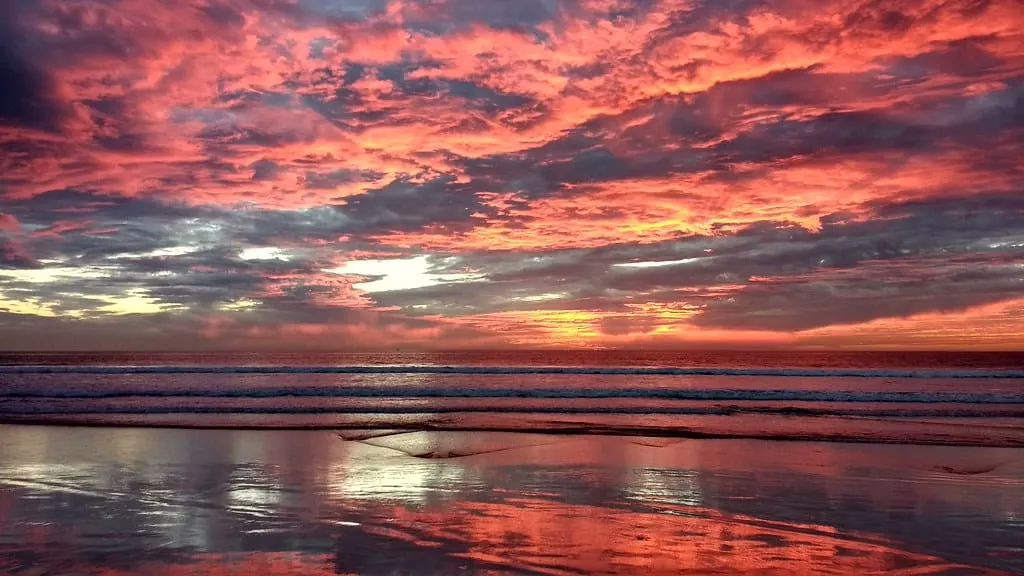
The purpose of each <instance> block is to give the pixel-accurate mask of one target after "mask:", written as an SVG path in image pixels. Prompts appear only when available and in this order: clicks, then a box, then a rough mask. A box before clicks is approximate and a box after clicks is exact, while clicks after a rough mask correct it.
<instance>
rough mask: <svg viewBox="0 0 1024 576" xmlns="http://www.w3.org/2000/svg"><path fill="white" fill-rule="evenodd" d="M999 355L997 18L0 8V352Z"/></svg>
mask: <svg viewBox="0 0 1024 576" xmlns="http://www.w3.org/2000/svg"><path fill="white" fill-rule="evenodd" d="M513 346H515V347H524V348H536V347H665V348H669V347H680V348H689V347H702V346H718V347H760V346H771V347H825V348H841V347H852V348H1003V349H1006V348H1016V349H1022V348H1024V5H1022V4H1021V2H1020V0H766V1H754V0H514V1H513V0H508V1H499V0H421V1H414V0H210V1H204V2H199V1H191V0H189V1H184V0H180V1H173V2H167V1H163V0H82V1H79V0H39V1H26V0H12V1H5V2H2V3H0V349H47V350H52V349H174V350H180V349H225V348H229V349H325V350H349V349H373V348H386V349H394V348H402V349H420V348H426V349H444V348H490V347H513Z"/></svg>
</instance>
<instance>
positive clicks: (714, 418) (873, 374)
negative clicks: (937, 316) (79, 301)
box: [0, 351, 1024, 447]
mask: <svg viewBox="0 0 1024 576" xmlns="http://www.w3.org/2000/svg"><path fill="white" fill-rule="evenodd" d="M0 379H2V382H3V386H2V388H0V419H2V420H4V421H8V422H26V421H30V422H47V423H62V424H70V423H74V424H92V425H99V424H103V425H133V426H143V425H158V426H177V427H223V428H232V427H246V428H306V429H315V428H329V429H372V428H399V429H432V430H465V431H468V430H478V431H521V430H531V431H544V432H548V433H574V434H585V433H600V434H621V435H630V434H644V435H656V436H673V437H695V438H696V437H703V438H730V437H751V438H771V439H777V440H785V439H801V440H832V441H847V442H890V443H914V444H954V445H974V446H1002V447H1011V446H1022V445H1024V429H1022V426H1021V418H1022V417H1024V354H1017V353H924V352H918V353H877V352H843V353H837V352H734V351H700V352H688V353H679V352H671V353H668V352H626V351H587V352H579V351H576V352H568V351H529V352H520V351H503V352H464V353H444V354H425V353H388V354H208V353H207V354H84V353H83V354H29V355H26V354H6V355H0Z"/></svg>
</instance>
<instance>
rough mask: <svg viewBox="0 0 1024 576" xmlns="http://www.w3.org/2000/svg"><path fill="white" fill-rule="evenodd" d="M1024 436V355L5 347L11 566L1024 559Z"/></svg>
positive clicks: (5, 502) (930, 566)
mask: <svg viewBox="0 0 1024 576" xmlns="http://www.w3.org/2000/svg"><path fill="white" fill-rule="evenodd" d="M67 424H74V425H86V426H65V425H67ZM1022 447H1024V355H1021V354H945V353H944V354H924V353H910V354H893V353H843V354H836V353H815V352H806V353H781V352H758V353H755V352H692V353H660V352H648V353H636V352H604V351H600V352H494V353H481V352H475V353H463V354H435V355H432V354H408V353H393V354H330V355H325V354H116V355H111V354H62V355H52V354H34V355H14V354H7V355H0V574H2V575H4V576H39V575H41V574H46V575H52V576H70V575H83V574H87V575H94V576H100V575H102V576H129V575H136V574H145V575H146V576H185V575H189V576H195V575H210V576H225V575H229V574H230V575H237V576H241V575H249V574H261V575H271V576H272V575H300V574H301V575H303V576H308V575H325V576H326V575H338V574H343V575H361V576H362V575H372V576H378V575H379V576H383V575H416V576H427V575H438V576H450V575H454V574H474V575H475V574H482V575H504V574H526V575H566V576H568V575H579V574H615V575H628V574H664V575H668V574H673V575H675V574H758V575H774V574H779V575H782V574H786V575H788V574H835V575H843V574H905V575H908V576H909V575H911V574H913V575H918V576H919V575H922V574H945V575H968V574H970V575H980V574H985V575H1000V576H1006V575H1013V574H1024V449H1022Z"/></svg>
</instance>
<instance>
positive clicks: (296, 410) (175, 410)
mask: <svg viewBox="0 0 1024 576" xmlns="http://www.w3.org/2000/svg"><path fill="white" fill-rule="evenodd" d="M51 414H61V415H86V414H95V415H145V416H152V415H160V414H210V415H230V414H244V415H252V416H259V415H317V414H320V415H346V414H352V415H376V414H379V415H398V414H408V415H419V414H429V415H436V414H564V415H587V414H607V415H644V416H662V415H680V416H686V415H690V416H732V415H743V414H765V415H780V416H818V417H821V416H846V417H850V416H853V417H863V418H1024V410H1013V411H1009V412H1007V411H997V410H985V409H970V408H966V409H965V408H954V409H913V408H912V409H889V408H884V409H872V408H866V409H850V410H844V409H835V408H802V407H793V406H751V407H741V406H715V407H708V408H699V407H683V408H671V407H612V406H607V407H605V406H596V407H581V406H550V407H545V406H536V407H495V406H464V407H457V406H429V407H424V406H374V407H363V406H360V407H345V408H338V407H273V406H268V407H256V408H253V407H249V406H145V407H142V406H139V407H120V406H118V407H108V406H75V407H67V408H63V407H52V406H50V407H32V406H22V407H17V408H15V409H14V410H3V411H0V417H3V416H35V415H51Z"/></svg>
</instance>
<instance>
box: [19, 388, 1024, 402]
mask: <svg viewBox="0 0 1024 576" xmlns="http://www.w3.org/2000/svg"><path fill="white" fill-rule="evenodd" d="M129 397H143V398H146V397H148V398H179V397H181V398H288V397H321V398H391V399H402V398H410V399H412V398H481V399H482V398H519V399H535V398H536V399H545V398H549V399H602V398H603V399H618V398H640V399H651V400H707V401H720V402H744V401H767V402H772V401H774V402H843V403H846V402H862V403H879V402H887V403H913V404H1024V393H997V392H875V391H834V390H730V389H710V390H700V389H679V388H470V387H461V388H438V387H405V386H345V387H325V386H319V387H309V386H289V387H250V388H135V389H132V388H114V389H110V388H107V389H95V388H77V389H45V388H31V389H24V390H8V391H5V392H0V399H33V398H34V399H103V398H129Z"/></svg>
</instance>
